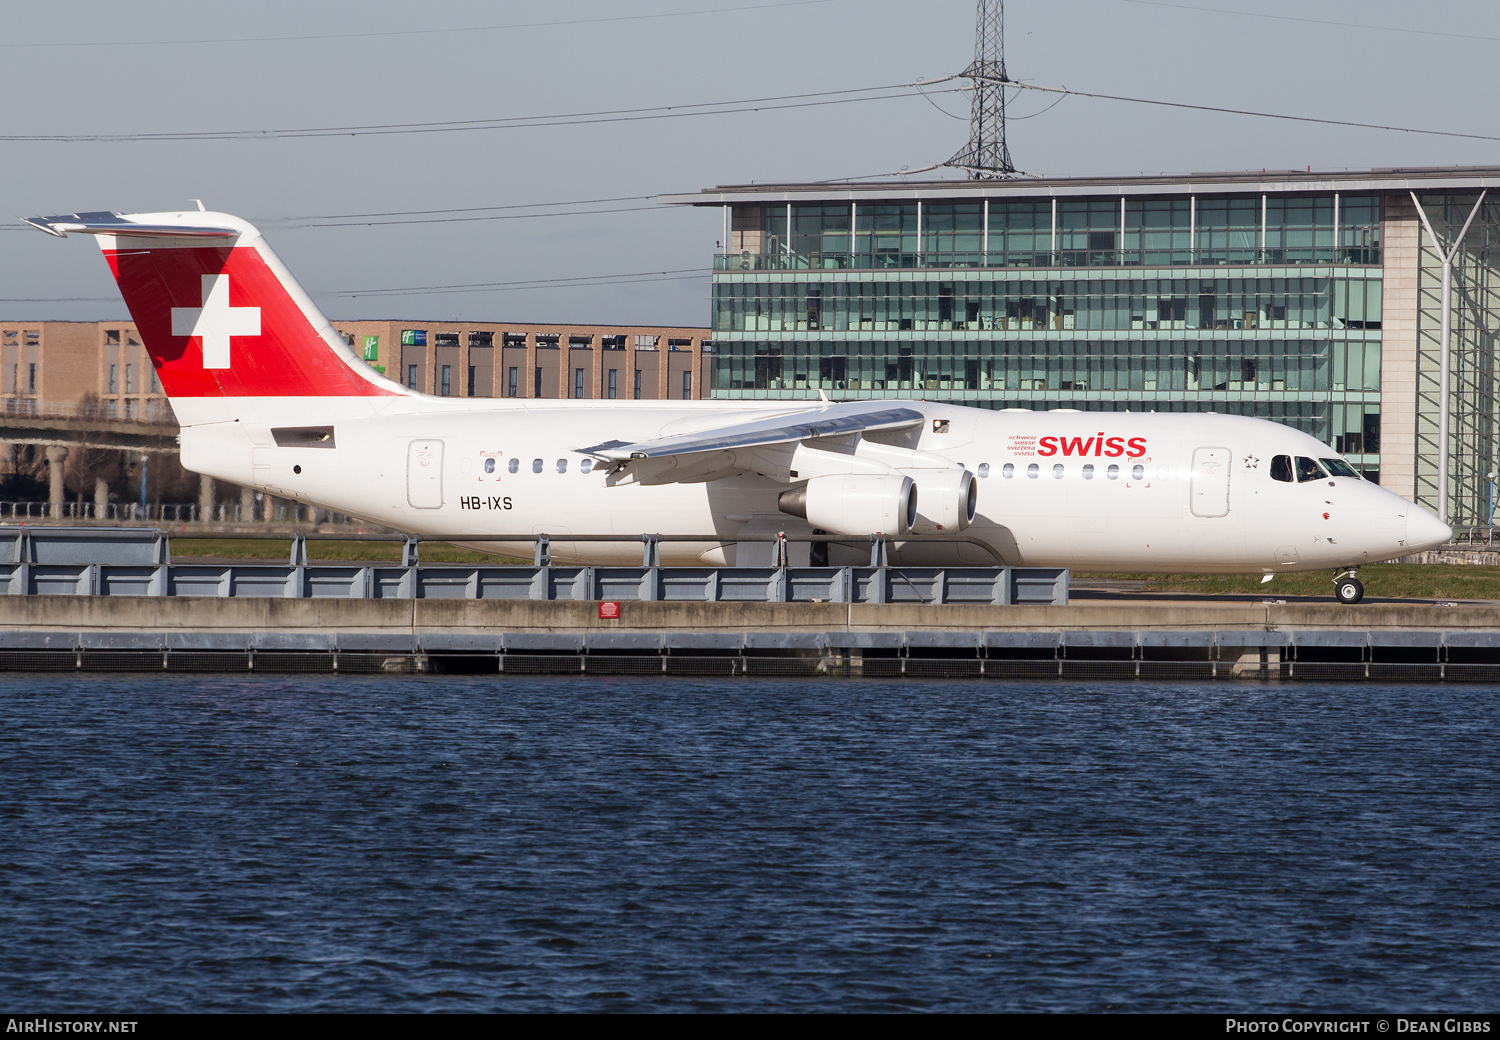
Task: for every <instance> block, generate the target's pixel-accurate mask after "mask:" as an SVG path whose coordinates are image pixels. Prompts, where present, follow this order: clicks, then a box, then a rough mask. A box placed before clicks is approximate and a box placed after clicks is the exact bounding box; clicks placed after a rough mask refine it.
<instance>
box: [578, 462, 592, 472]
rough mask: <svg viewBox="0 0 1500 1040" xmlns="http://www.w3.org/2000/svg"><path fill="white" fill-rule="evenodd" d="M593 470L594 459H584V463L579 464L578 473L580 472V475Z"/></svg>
mask: <svg viewBox="0 0 1500 1040" xmlns="http://www.w3.org/2000/svg"><path fill="white" fill-rule="evenodd" d="M593 468H594V460H593V459H584V460H583V461H582V462H580V463H579V464H578V472H580V473H588V472H590V471H591V470H592V469H593Z"/></svg>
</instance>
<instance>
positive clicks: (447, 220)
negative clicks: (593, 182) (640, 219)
mask: <svg viewBox="0 0 1500 1040" xmlns="http://www.w3.org/2000/svg"><path fill="white" fill-rule="evenodd" d="M648 210H650V211H652V212H656V213H660V212H662V209H661V207H660V206H622V207H618V208H615V209H569V210H556V211H553V212H551V213H491V214H488V215H486V216H482V217H417V218H414V219H411V220H345V221H329V222H326V223H316V222H313V223H307V224H284V225H282V226H281V227H279V228H276V229H275V230H277V231H300V230H301V229H303V228H337V227H396V226H398V225H402V224H468V223H473V222H474V221H480V220H530V219H532V218H534V217H577V216H589V215H591V214H594V213H644V212H646V211H648Z"/></svg>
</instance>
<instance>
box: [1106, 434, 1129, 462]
mask: <svg viewBox="0 0 1500 1040" xmlns="http://www.w3.org/2000/svg"><path fill="white" fill-rule="evenodd" d="M1106 443H1107V444H1108V445H1109V448H1108V449H1107V450H1106V451H1105V452H1104V454H1106V455H1108V456H1109V457H1110V458H1112V459H1117V458H1119V457H1120V456H1121V455H1124V454H1125V438H1124V437H1111V438H1110V439H1109V440H1108V441H1107V442H1106Z"/></svg>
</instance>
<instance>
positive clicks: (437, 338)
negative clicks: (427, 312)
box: [432, 332, 458, 347]
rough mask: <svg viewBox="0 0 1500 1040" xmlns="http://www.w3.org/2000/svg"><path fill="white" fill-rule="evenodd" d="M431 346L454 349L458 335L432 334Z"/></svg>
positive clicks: (450, 333)
mask: <svg viewBox="0 0 1500 1040" xmlns="http://www.w3.org/2000/svg"><path fill="white" fill-rule="evenodd" d="M432 345H433V346H434V347H456V346H458V333H456V332H434V333H433V334H432Z"/></svg>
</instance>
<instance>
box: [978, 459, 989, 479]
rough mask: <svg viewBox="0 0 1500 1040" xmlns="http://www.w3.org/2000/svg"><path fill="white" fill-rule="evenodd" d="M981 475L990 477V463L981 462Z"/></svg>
mask: <svg viewBox="0 0 1500 1040" xmlns="http://www.w3.org/2000/svg"><path fill="white" fill-rule="evenodd" d="M979 475H980V476H981V477H987V476H989V475H990V464H989V463H988V462H981V463H980V464H979Z"/></svg>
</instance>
